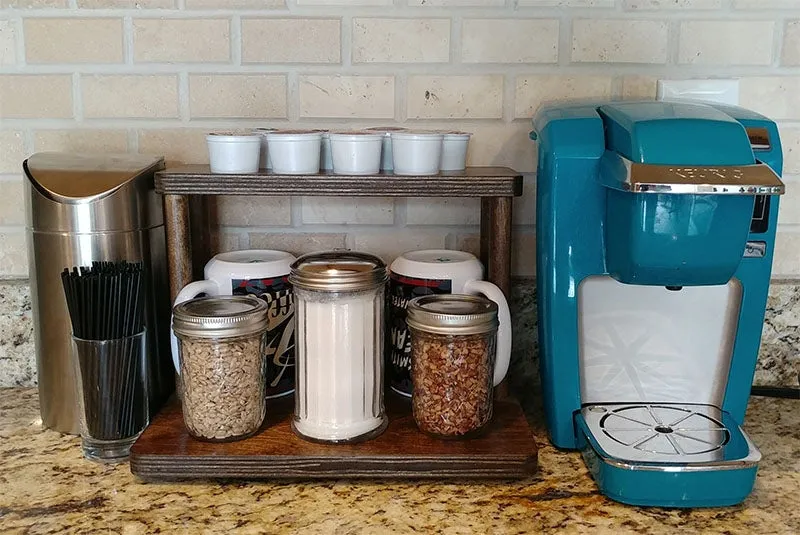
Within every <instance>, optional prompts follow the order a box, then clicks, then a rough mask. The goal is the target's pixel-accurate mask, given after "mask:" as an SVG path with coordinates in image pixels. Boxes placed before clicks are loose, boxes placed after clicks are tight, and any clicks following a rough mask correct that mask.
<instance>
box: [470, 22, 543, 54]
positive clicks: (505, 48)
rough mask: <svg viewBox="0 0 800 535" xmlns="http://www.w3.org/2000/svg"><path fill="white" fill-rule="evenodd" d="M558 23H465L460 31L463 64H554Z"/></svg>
mask: <svg viewBox="0 0 800 535" xmlns="http://www.w3.org/2000/svg"><path fill="white" fill-rule="evenodd" d="M558 24H559V23H558V21H557V20H541V19H527V20H526V19H467V20H465V21H464V22H463V24H462V28H461V35H462V37H461V40H462V43H461V61H463V62H464V63H555V62H557V61H558Z"/></svg>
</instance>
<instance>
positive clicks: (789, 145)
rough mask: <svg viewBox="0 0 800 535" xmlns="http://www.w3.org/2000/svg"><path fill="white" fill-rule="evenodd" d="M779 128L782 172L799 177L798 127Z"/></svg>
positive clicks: (799, 150)
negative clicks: (781, 148)
mask: <svg viewBox="0 0 800 535" xmlns="http://www.w3.org/2000/svg"><path fill="white" fill-rule="evenodd" d="M779 126H780V134H781V144H782V147H783V172H784V173H785V174H787V175H790V174H796V175H800V126H785V125H779Z"/></svg>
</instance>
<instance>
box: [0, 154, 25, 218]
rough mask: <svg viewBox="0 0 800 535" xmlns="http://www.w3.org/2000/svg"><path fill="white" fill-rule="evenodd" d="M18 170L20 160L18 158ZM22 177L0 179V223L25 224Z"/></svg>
mask: <svg viewBox="0 0 800 535" xmlns="http://www.w3.org/2000/svg"><path fill="white" fill-rule="evenodd" d="M19 163H20V170H22V169H21V164H22V161H21V160H20V162H19ZM22 180H23V178H22V177H19V178H17V179H15V180H3V181H0V225H2V226H14V225H24V224H25V199H24V197H23V192H24V189H23V183H22Z"/></svg>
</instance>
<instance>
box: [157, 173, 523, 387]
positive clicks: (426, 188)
mask: <svg viewBox="0 0 800 535" xmlns="http://www.w3.org/2000/svg"><path fill="white" fill-rule="evenodd" d="M155 189H156V192H158V193H160V194H162V195H163V196H164V223H165V229H166V239H167V266H168V268H169V278H170V294H171V297H172V299H173V300H174V299H175V296H177V295H178V292H179V291H180V290H181V289H182V288H183V287H184V286H186V285H187V284H189V283H190V282H191V281H192V280H195V279H202V278H203V266H204V265H205V263H206V262H207V261H208V260H209V259H210V257H211V256H212V255H213V254H214V253H215V252H216V251H215V247H214V246H213V244H212V239H211V237H212V232H211V230H212V228H214V226H215V219H216V217H215V214H214V203H213V202H209V199H211V198H213V197H214V196H217V195H248V196H258V195H261V196H290V195H303V196H339V197H369V196H372V197H386V196H388V197H461V198H466V197H472V198H480V199H481V225H480V259H481V262H482V263H483V265H484V266H485V267H486V279H487V280H489V281H490V282H493V283H494V284H496V285H497V286H498V287H499V288H500V290H502V291H503V293H505V295H506V297H508V296H509V295H510V291H511V210H512V204H513V203H512V200H513V198H514V197H516V196H519V195H522V174H521V173H518V172H516V171H514V170H513V169H509V168H507V167H468V168H467V169H466V170H465V171H461V172H444V173H440V174H438V175H434V176H399V175H394V174H391V173H381V174H377V175H370V176H351V175H334V174H333V173H320V174H316V175H278V174H275V173H271V172H267V171H260V172H258V173H252V174H235V175H227V174H226V175H223V174H215V173H212V172H211V169H210V168H209V167H208V166H207V165H187V166H183V167H171V168H167V169H165V170H163V171H159V172H158V173H156V178H155ZM412 223H413V222H412ZM367 252H368V251H367ZM528 254H533V251H531V252H529V253H528ZM496 392H497V393H498V394H499V395H501V396H502V395H505V392H506V387H505V383H503V384H501V385H500V387H499V388H498V390H497V391H496Z"/></svg>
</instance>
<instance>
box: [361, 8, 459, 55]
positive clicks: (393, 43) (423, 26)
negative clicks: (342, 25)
mask: <svg viewBox="0 0 800 535" xmlns="http://www.w3.org/2000/svg"><path fill="white" fill-rule="evenodd" d="M352 57H353V63H444V62H447V61H449V59H450V20H449V19H367V18H358V19H353V56H352Z"/></svg>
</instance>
